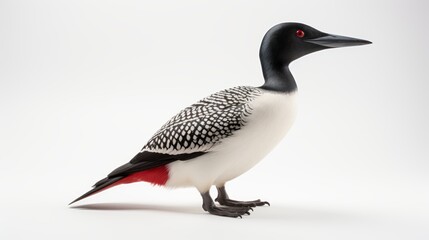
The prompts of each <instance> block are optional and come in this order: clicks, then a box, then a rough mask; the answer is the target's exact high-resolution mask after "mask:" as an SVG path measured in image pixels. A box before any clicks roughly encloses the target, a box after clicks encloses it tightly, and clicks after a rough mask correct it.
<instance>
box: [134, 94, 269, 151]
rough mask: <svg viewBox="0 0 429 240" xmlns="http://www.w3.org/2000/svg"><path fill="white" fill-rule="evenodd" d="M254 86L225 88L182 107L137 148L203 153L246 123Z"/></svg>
mask: <svg viewBox="0 0 429 240" xmlns="http://www.w3.org/2000/svg"><path fill="white" fill-rule="evenodd" d="M261 94H262V91H261V90H260V89H258V88H255V87H247V86H240V87H235V88H230V89H226V90H223V91H220V92H217V93H215V94H212V95H210V96H209V97H206V98H204V99H202V100H201V101H199V102H197V103H195V104H193V105H191V106H190V107H187V108H185V109H183V110H182V111H181V112H179V113H178V114H177V115H176V116H174V117H173V118H171V119H170V120H169V121H168V122H167V123H166V124H164V125H163V126H162V127H161V129H160V130H158V132H156V133H155V135H154V136H153V137H152V138H151V139H150V140H149V141H148V143H147V144H146V145H145V146H144V147H143V149H142V150H141V151H142V152H144V151H149V152H157V153H167V154H183V153H193V152H207V151H209V150H210V149H211V148H212V147H213V146H215V145H217V144H219V143H220V142H221V140H222V139H224V138H226V137H229V136H231V135H232V134H233V133H234V132H235V131H237V130H239V129H241V128H242V127H243V126H244V125H245V124H246V117H247V116H249V115H250V114H251V111H252V108H251V102H252V101H253V100H254V99H255V98H256V97H258V96H260V95H261Z"/></svg>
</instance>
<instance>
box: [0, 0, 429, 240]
mask: <svg viewBox="0 0 429 240" xmlns="http://www.w3.org/2000/svg"><path fill="white" fill-rule="evenodd" d="M150 2H152V3H150ZM428 10H429V4H428V3H427V2H425V1H417V0H414V1H369V0H361V1H267V0H264V1H259V2H256V1H253V2H251V1H212V2H211V3H208V2H202V1H184V0H181V1H145V2H143V1H137V0H136V1H128V0H125V1H88V0H85V1H84V0H82V1H57V0H55V1H54V0H52V1H19V0H13V1H12V0H9V1H8V0H1V1H0V146H1V148H0V160H1V166H2V167H1V169H2V171H1V174H0V189H1V197H0V221H1V222H0V239H29V238H31V239H118V238H120V239H131V238H132V239H167V237H169V238H170V239H222V238H223V239H232V238H233V237H234V238H236V239H237V238H240V239H261V238H265V239H266V238H269V239H313V240H314V239H428V238H429V230H428V222H429V207H428V203H429V193H428V192H429V191H428V180H429V176H428V172H429V163H428V159H429V154H428V150H427V149H428V147H429V146H428V142H429V141H428V135H429V130H428V129H429V128H428V127H427V124H428V120H429V115H428V114H429V108H428V102H429V94H428V90H429V87H428V83H427V81H428V77H427V64H428V62H429V57H428V52H429V50H428V49H429V48H428V43H429V37H428V36H429V35H428V32H427V31H428V29H427V23H428V22H429V18H428V15H427V11H428ZM286 21H297V22H303V23H306V24H309V25H311V26H314V27H316V28H318V29H320V30H322V31H326V32H330V33H334V34H340V35H348V36H352V37H359V38H364V39H368V40H371V41H373V42H374V44H373V45H370V46H363V47H355V48H344V49H335V50H327V51H323V52H318V53H315V54H312V55H309V56H306V57H304V58H302V59H299V60H298V61H296V62H294V63H293V64H292V66H291V69H292V72H293V74H294V76H295V78H296V80H297V82H298V86H299V91H300V112H299V116H298V118H297V121H296V124H295V125H294V127H293V128H292V130H291V131H290V133H289V135H288V136H287V137H286V138H285V139H284V140H283V141H282V142H281V143H280V145H279V146H278V147H277V148H276V149H275V150H274V151H273V152H272V153H271V154H270V155H268V156H267V157H266V159H264V160H263V161H262V162H261V163H260V164H259V165H258V166H256V167H255V168H254V169H252V170H251V171H250V172H248V173H246V174H244V175H243V176H241V177H239V178H237V179H236V180H235V181H232V182H231V183H230V184H229V185H228V189H229V192H230V195H232V197H234V198H237V199H242V200H251V199H255V198H261V199H263V200H268V201H270V203H271V207H262V208H257V209H255V211H254V212H253V213H252V215H251V216H248V217H244V219H241V220H240V219H229V218H221V217H215V216H211V215H208V214H206V213H204V212H203V210H202V209H201V199H200V196H199V193H198V192H197V191H196V190H195V189H177V190H167V189H163V188H159V187H152V186H150V185H149V184H146V183H136V184H132V185H126V186H121V187H117V188H114V189H110V190H109V191H106V192H103V193H102V194H99V195H96V196H93V197H91V198H88V199H85V200H84V201H82V202H81V203H80V204H81V205H83V207H84V208H80V209H78V208H69V207H68V206H67V203H69V202H70V201H71V200H73V199H75V198H76V197H78V196H80V195H81V194H83V193H84V192H86V191H87V190H89V189H90V186H91V185H92V184H93V183H94V182H95V181H97V180H99V179H101V178H103V177H104V176H105V175H106V174H107V173H109V172H110V171H111V170H113V169H114V168H115V167H117V166H119V165H121V164H123V163H125V162H127V161H128V160H129V159H130V158H131V157H133V156H134V154H135V153H137V152H138V151H139V150H140V148H141V147H142V146H143V145H144V144H145V143H146V141H147V140H148V139H149V137H150V136H151V135H152V134H153V133H154V132H155V131H156V130H157V129H158V128H159V127H160V126H161V124H163V123H164V122H165V121H166V120H168V118H169V117H171V116H172V115H173V114H175V113H176V112H177V111H178V110H180V109H181V108H183V107H186V106H188V105H189V104H192V103H193V102H195V101H197V100H199V99H201V98H203V97H205V96H207V95H208V94H210V93H212V92H215V91H218V90H221V89H224V88H228V87H233V86H237V85H253V86H259V85H261V84H262V82H263V79H262V74H261V70H260V64H259V59H258V51H259V45H260V41H261V39H262V37H263V35H264V34H265V32H266V31H267V30H268V29H269V28H270V27H271V26H273V25H275V24H277V23H280V22H286Z"/></svg>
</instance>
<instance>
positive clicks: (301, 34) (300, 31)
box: [295, 29, 305, 38]
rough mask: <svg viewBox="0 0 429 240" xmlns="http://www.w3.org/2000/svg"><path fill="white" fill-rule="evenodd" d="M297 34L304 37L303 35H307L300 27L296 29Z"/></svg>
mask: <svg viewBox="0 0 429 240" xmlns="http://www.w3.org/2000/svg"><path fill="white" fill-rule="evenodd" d="M295 35H296V36H297V37H299V38H303V37H304V35H305V33H304V31H302V30H301V29H299V30H296V33H295Z"/></svg>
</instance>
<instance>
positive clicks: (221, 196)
mask: <svg viewBox="0 0 429 240" xmlns="http://www.w3.org/2000/svg"><path fill="white" fill-rule="evenodd" d="M217 191H218V196H217V198H216V199H215V200H216V202H218V203H219V204H220V205H223V206H231V207H259V206H264V205H268V206H270V203H269V202H265V201H261V200H259V199H258V200H254V201H237V200H232V199H230V198H229V197H228V194H227V193H226V190H225V186H222V187H218V188H217Z"/></svg>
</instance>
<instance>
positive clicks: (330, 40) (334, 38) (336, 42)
mask: <svg viewBox="0 0 429 240" xmlns="http://www.w3.org/2000/svg"><path fill="white" fill-rule="evenodd" d="M305 41H306V42H309V43H313V44H317V45H320V46H323V47H327V48H337V47H350V46H358V45H365V44H371V43H372V42H370V41H367V40H363V39H358V38H352V37H345V36H339V35H334V34H327V35H325V36H323V37H318V38H313V39H307V40H305Z"/></svg>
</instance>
